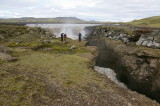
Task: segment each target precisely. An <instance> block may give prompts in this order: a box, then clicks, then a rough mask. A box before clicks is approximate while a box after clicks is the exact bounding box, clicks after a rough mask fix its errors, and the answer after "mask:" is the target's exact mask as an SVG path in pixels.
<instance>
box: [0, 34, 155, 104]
mask: <svg viewBox="0 0 160 106" xmlns="http://www.w3.org/2000/svg"><path fill="white" fill-rule="evenodd" d="M26 35H27V34H24V35H23V36H16V37H11V38H9V39H7V42H5V43H4V42H3V45H1V46H5V47H6V48H8V49H9V52H7V53H8V54H9V55H11V56H12V57H15V58H17V61H2V60H1V61H0V106H66V105H67V106H72V105H79V106H83V105H84V106H86V105H89V106H93V105H99V106H101V105H111V106H117V104H118V105H121V106H122V105H123V106H124V105H126V106H131V104H135V105H146V104H147V105H157V103H155V102H152V101H151V100H150V99H148V98H146V97H145V96H143V95H138V94H137V93H135V92H131V91H130V90H127V89H124V88H120V87H118V86H117V85H115V84H114V83H113V82H112V81H110V80H109V79H108V78H107V77H106V76H104V75H101V74H98V73H97V72H95V71H94V70H93V69H92V65H91V64H92V59H91V58H90V57H93V56H94V55H93V54H94V53H95V51H94V52H93V51H91V50H90V49H88V48H87V47H85V44H86V41H82V42H78V41H73V40H71V39H67V42H61V41H60V39H59V38H54V39H47V40H49V41H52V42H51V43H46V42H44V40H46V38H45V39H44V38H40V37H37V36H31V35H30V36H26ZM28 37H29V38H30V40H29V38H28ZM17 38H18V40H20V41H21V42H18V43H17ZM25 39H26V40H25ZM73 45H74V46H75V47H74V48H72V49H71V47H72V46H73ZM84 55H86V56H84ZM84 57H85V58H84ZM132 98H136V99H134V100H132Z"/></svg>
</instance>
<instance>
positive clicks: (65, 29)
mask: <svg viewBox="0 0 160 106" xmlns="http://www.w3.org/2000/svg"><path fill="white" fill-rule="evenodd" d="M97 25H100V24H27V26H29V27H42V28H46V29H48V30H50V31H51V32H52V33H53V34H54V35H56V37H60V35H61V33H66V34H67V37H69V38H71V39H78V33H79V32H80V33H82V37H84V36H85V35H86V32H85V31H84V28H85V27H86V26H97Z"/></svg>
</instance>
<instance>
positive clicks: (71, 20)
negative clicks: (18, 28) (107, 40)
mask: <svg viewBox="0 0 160 106" xmlns="http://www.w3.org/2000/svg"><path fill="white" fill-rule="evenodd" d="M0 23H97V22H91V21H85V20H81V19H79V18H76V17H56V18H34V17H22V18H9V19H2V18H1V19H0Z"/></svg>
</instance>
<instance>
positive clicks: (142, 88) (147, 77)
mask: <svg viewBox="0 0 160 106" xmlns="http://www.w3.org/2000/svg"><path fill="white" fill-rule="evenodd" d="M88 41H89V45H91V46H97V47H98V49H99V56H98V57H97V61H96V62H97V65H98V66H102V67H107V68H112V69H113V70H115V72H116V73H117V77H118V79H119V80H121V81H123V82H124V83H126V84H127V86H128V88H130V89H132V90H135V91H138V92H140V93H143V94H145V95H147V96H149V97H152V98H153V99H156V100H157V101H159V102H160V50H159V49H151V48H147V47H142V46H136V45H135V44H132V45H129V46H127V45H126V44H124V43H122V42H121V41H115V40H110V39H109V38H106V37H103V36H101V35H98V34H97V35H96V36H95V35H91V36H90V37H89V39H88Z"/></svg>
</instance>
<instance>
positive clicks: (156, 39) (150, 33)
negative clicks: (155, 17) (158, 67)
mask: <svg viewBox="0 0 160 106" xmlns="http://www.w3.org/2000/svg"><path fill="white" fill-rule="evenodd" d="M85 30H86V31H87V32H90V33H91V34H92V35H93V36H103V37H107V38H110V39H112V40H120V41H122V42H124V43H125V44H127V45H129V44H131V43H135V44H136V45H142V46H147V47H150V48H156V49H160V29H151V28H150V29H145V28H129V27H122V26H118V27H117V26H99V27H93V28H92V27H86V28H85Z"/></svg>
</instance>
